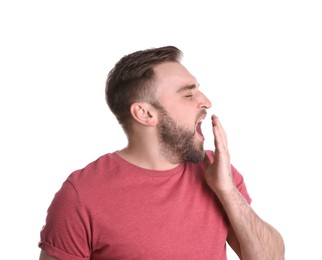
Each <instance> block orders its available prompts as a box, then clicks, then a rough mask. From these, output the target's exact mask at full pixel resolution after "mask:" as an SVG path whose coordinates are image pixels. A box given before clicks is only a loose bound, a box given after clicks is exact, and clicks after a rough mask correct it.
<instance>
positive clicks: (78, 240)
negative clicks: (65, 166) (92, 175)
mask: <svg viewBox="0 0 322 260" xmlns="http://www.w3.org/2000/svg"><path fill="white" fill-rule="evenodd" d="M89 223H90V221H89V217H88V216H87V214H86V211H85V209H84V206H83V205H82V203H81V200H80V198H79V196H78V193H77V190H76V189H75V187H74V186H73V185H72V183H70V182H69V181H68V180H67V181H65V182H64V183H63V185H62V187H61V189H60V190H59V191H58V192H57V193H56V194H55V197H54V199H53V201H52V203H51V205H50V206H49V208H48V212H47V218H46V223H45V226H44V227H43V228H42V230H41V232H40V242H39V247H40V248H41V249H43V250H45V251H46V252H47V254H49V255H51V256H53V257H56V258H57V259H60V260H85V259H90V252H91V250H90V234H91V232H90V225H89Z"/></svg>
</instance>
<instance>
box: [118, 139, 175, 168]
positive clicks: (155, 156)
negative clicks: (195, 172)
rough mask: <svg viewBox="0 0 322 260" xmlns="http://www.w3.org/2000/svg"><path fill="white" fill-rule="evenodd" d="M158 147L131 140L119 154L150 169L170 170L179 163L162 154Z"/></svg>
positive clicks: (135, 163) (137, 164)
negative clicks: (135, 142) (137, 143)
mask: <svg viewBox="0 0 322 260" xmlns="http://www.w3.org/2000/svg"><path fill="white" fill-rule="evenodd" d="M157 147H158V146H156V145H153V144H152V143H150V144H149V145H148V146H146V145H144V144H142V143H141V144H139V145H134V144H133V143H132V144H131V143H130V142H129V144H128V146H127V147H125V148H124V149H122V150H120V151H118V155H119V156H121V157H122V158H123V159H124V160H126V161H128V162H130V163H132V164H134V165H136V166H139V167H141V168H145V169H150V170H158V171H162V170H170V169H173V168H174V167H176V166H178V165H179V163H174V162H171V161H170V160H169V159H167V158H166V157H165V156H164V155H162V153H161V152H160V150H159V149H158V148H157Z"/></svg>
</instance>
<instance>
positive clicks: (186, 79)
mask: <svg viewBox="0 0 322 260" xmlns="http://www.w3.org/2000/svg"><path fill="white" fill-rule="evenodd" d="M154 71H155V73H156V83H157V86H158V90H160V91H164V90H172V91H178V90H179V89H181V88H183V87H186V86H191V85H197V80H196V78H195V77H194V76H193V75H192V74H191V73H190V72H189V71H188V70H187V69H186V68H185V67H184V66H183V65H182V64H181V63H178V62H165V63H161V64H158V65H156V66H155V67H154Z"/></svg>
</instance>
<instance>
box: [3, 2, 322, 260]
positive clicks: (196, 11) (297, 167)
mask: <svg viewBox="0 0 322 260" xmlns="http://www.w3.org/2000/svg"><path fill="white" fill-rule="evenodd" d="M321 13H322V8H321V4H320V1H311V0H305V1H304V0H302V1H299V0H298V1H296V0H294V1H286V0H278V1H277V0H273V1H259V0H258V1H254V0H253V1H174V0H172V1H164V0H163V1H151V0H150V1H148V0H146V1H140V0H136V1H131V0H128V1H121V0H118V1H9V0H8V1H1V3H0V29H1V31H0V33H1V40H0V45H1V48H0V88H1V89H0V113H1V118H0V120H1V128H0V131H1V135H0V149H1V150H0V153H1V154H0V156H1V157H0V160H1V161H0V162H1V169H0V171H1V174H0V202H1V204H0V207H1V214H0V218H1V221H0V225H1V226H0V232H1V235H0V237H1V242H0V248H1V256H0V257H1V259H37V258H38V255H39V249H38V247H37V243H38V241H39V232H40V229H41V227H42V225H43V224H44V221H45V217H46V210H47V208H48V206H49V203H50V202H51V200H52V198H53V196H54V194H55V192H56V191H57V190H58V189H59V187H60V185H61V184H62V182H63V181H64V180H65V178H66V177H67V176H68V175H69V174H70V173H71V172H72V171H73V170H76V169H78V168H80V167H83V166H85V165H86V164H87V163H89V162H91V161H93V160H95V159H96V158H97V157H99V156H100V155H102V154H105V153H107V152H110V151H114V150H116V149H120V148H122V147H123V146H124V145H125V144H126V140H125V136H124V134H123V132H122V130H121V128H120V127H119V126H118V124H117V123H116V120H115V119H114V117H113V115H111V113H110V112H109V110H108V108H107V105H106V104H105V100H104V85H105V80H106V75H107V73H108V71H109V70H110V69H111V68H112V66H113V65H114V64H115V62H116V61H117V60H118V59H119V58H121V57H122V56H123V55H125V54H128V53H129V52H132V51H135V50H139V49H145V48H149V47H159V46H162V45H176V46H177V47H179V48H180V49H182V50H183V52H184V53H185V57H184V60H183V62H184V64H185V65H186V66H187V68H188V69H189V70H190V71H191V72H192V73H193V74H194V75H195V76H196V77H197V78H198V80H199V82H200V83H201V87H202V90H203V91H204V92H205V93H206V94H207V95H208V97H209V98H210V99H211V101H212V102H213V107H212V108H211V111H210V113H216V114H217V115H218V116H219V117H220V118H221V120H222V123H223V125H224V127H225V129H226V132H227V134H228V138H229V145H230V150H231V157H232V163H233V164H234V165H235V166H236V167H237V168H238V169H239V171H240V172H242V174H243V175H244V179H245V181H246V184H247V187H248V190H249V193H250V195H251V197H252V199H253V207H254V209H255V210H256V211H257V212H258V214H259V215H260V216H261V217H262V218H263V219H265V220H267V221H268V222H269V223H271V224H272V225H273V226H275V227H276V228H277V229H278V230H279V231H280V232H281V234H282V235H283V237H284V240H285V244H286V259H289V260H297V259H299V260H303V259H322V252H321V237H320V235H321V232H322V228H321V227H322V225H321V220H322V213H321V199H322V191H321V188H320V186H321V184H320V182H321V177H320V176H321V173H322V170H321V167H320V163H321V146H322V139H321V132H322V125H321V112H322V105H321V94H320V90H319V89H321V87H322V51H321V49H322V48H321V46H322V15H321ZM208 120H209V117H208ZM203 129H204V130H203V131H204V133H205V135H206V138H207V139H206V144H205V145H206V148H212V142H213V140H212V138H211V131H210V124H209V125H208V126H207V124H205V126H204V127H203ZM229 259H235V257H234V256H233V254H232V253H231V252H229Z"/></svg>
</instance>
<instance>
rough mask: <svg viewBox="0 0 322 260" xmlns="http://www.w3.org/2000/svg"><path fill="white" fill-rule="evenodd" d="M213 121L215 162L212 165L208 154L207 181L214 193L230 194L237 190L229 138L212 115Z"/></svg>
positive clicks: (205, 161)
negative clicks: (232, 169) (228, 143)
mask: <svg viewBox="0 0 322 260" xmlns="http://www.w3.org/2000/svg"><path fill="white" fill-rule="evenodd" d="M211 120H212V126H213V134H214V144H215V149H214V161H213V162H212V163H211V162H210V159H209V158H208V156H207V154H206V156H205V159H204V161H203V164H204V167H205V179H206V181H207V183H208V185H209V186H210V187H211V188H212V190H213V191H214V192H216V193H221V192H229V191H231V190H232V189H234V188H235V185H234V181H233V178H232V172H231V164H230V155H229V150H228V145H227V136H226V132H225V130H224V128H223V127H222V125H221V123H220V121H219V119H218V117H217V116H215V115H212V117H211Z"/></svg>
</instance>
